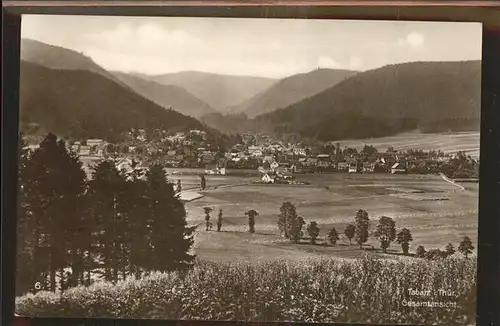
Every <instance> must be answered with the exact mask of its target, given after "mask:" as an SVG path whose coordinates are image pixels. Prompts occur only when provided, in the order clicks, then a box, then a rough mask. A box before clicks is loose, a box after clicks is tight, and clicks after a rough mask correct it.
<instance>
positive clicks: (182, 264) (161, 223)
mask: <svg viewBox="0 0 500 326" xmlns="http://www.w3.org/2000/svg"><path fill="white" fill-rule="evenodd" d="M146 177H147V180H146V198H147V199H148V201H149V205H148V209H149V211H150V214H149V215H150V216H151V224H150V226H151V248H152V257H150V258H149V259H150V260H151V263H152V265H151V269H152V270H159V271H173V270H185V269H187V268H189V267H191V266H192V265H193V262H194V259H195V255H194V254H192V253H191V249H192V245H193V243H194V239H193V236H194V229H195V227H188V225H187V221H186V210H185V208H184V204H183V203H182V202H181V200H180V199H179V198H178V196H176V195H175V193H174V189H173V185H172V184H171V183H170V182H168V181H167V178H166V176H165V171H164V169H163V166H161V165H160V164H154V165H153V166H151V167H150V168H149V171H148V172H147V173H146Z"/></svg>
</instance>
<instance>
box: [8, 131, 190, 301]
mask: <svg viewBox="0 0 500 326" xmlns="http://www.w3.org/2000/svg"><path fill="white" fill-rule="evenodd" d="M19 148H20V157H19V169H18V212H17V217H18V218H17V277H16V294H17V295H20V294H23V293H26V292H32V291H36V290H41V289H44V290H48V291H56V290H59V291H64V290H65V289H67V288H69V287H73V286H77V285H90V284H91V283H92V282H93V278H94V277H93V276H94V275H96V276H100V277H102V278H104V279H105V280H106V281H110V282H117V281H118V280H120V279H124V278H126V277H127V276H135V277H141V276H142V275H143V274H145V273H146V274H147V273H149V272H151V271H171V270H183V269H187V268H189V267H190V266H192V264H193V262H194V259H195V255H194V254H193V253H191V250H190V249H191V247H192V244H193V232H194V228H193V227H188V225H187V222H186V211H185V208H184V205H183V203H182V202H181V200H180V199H179V198H178V195H177V194H176V193H175V191H174V188H173V185H172V184H171V183H170V182H168V180H167V179H166V176H165V172H164V169H163V167H162V166H161V165H159V164H154V165H152V166H151V167H150V168H149V169H147V170H146V171H144V170H142V169H139V168H138V166H137V165H135V166H134V167H133V169H132V171H130V172H125V171H119V170H118V169H117V167H116V164H115V162H114V161H112V160H102V161H100V162H98V163H97V164H95V165H94V166H93V167H92V178H90V179H89V180H87V178H86V174H85V172H84V170H83V167H82V162H81V161H80V160H79V158H78V157H77V155H76V154H74V153H73V152H71V151H70V150H68V149H67V148H66V146H65V143H64V141H62V140H59V139H58V138H57V137H56V136H55V135H53V134H50V133H49V134H47V135H46V137H45V138H44V139H43V141H42V142H41V143H40V146H39V148H37V149H36V150H34V151H29V150H27V149H26V148H25V143H24V140H23V137H20V142H19Z"/></svg>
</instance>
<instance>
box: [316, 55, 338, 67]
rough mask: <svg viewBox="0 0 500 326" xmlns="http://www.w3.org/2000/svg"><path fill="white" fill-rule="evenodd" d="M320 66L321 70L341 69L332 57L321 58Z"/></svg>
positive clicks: (319, 60)
mask: <svg viewBox="0 0 500 326" xmlns="http://www.w3.org/2000/svg"><path fill="white" fill-rule="evenodd" d="M318 66H319V67H320V68H329V69H336V68H340V65H339V64H338V63H337V61H335V60H334V59H332V58H331V57H327V56H321V57H319V59H318Z"/></svg>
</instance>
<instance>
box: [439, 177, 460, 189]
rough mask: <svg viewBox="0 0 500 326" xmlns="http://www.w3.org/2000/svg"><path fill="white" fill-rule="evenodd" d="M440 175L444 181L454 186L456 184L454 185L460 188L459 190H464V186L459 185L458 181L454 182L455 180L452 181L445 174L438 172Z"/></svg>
mask: <svg viewBox="0 0 500 326" xmlns="http://www.w3.org/2000/svg"><path fill="white" fill-rule="evenodd" d="M440 175H441V178H443V180H444V181H446V182H448V183H451V184H452V185H454V186H456V187H458V188H460V191H464V190H465V188H464V187H463V186H461V185H459V184H458V183H456V182H455V181H453V180H451V179H449V178H448V177H447V176H445V175H444V174H443V173H440Z"/></svg>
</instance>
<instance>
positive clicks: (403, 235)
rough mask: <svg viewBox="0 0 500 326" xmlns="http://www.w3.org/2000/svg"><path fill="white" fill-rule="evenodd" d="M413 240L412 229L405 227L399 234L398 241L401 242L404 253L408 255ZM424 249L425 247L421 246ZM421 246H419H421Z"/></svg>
mask: <svg viewBox="0 0 500 326" xmlns="http://www.w3.org/2000/svg"><path fill="white" fill-rule="evenodd" d="M411 241H413V238H412V236H411V232H410V230H408V229H407V228H403V229H402V230H401V232H399V233H398V235H397V240H396V242H397V243H399V244H401V249H403V254H404V255H408V250H409V249H410V242H411ZM420 247H421V248H422V249H423V248H424V247H422V246H420ZM420 247H419V248H420Z"/></svg>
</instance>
